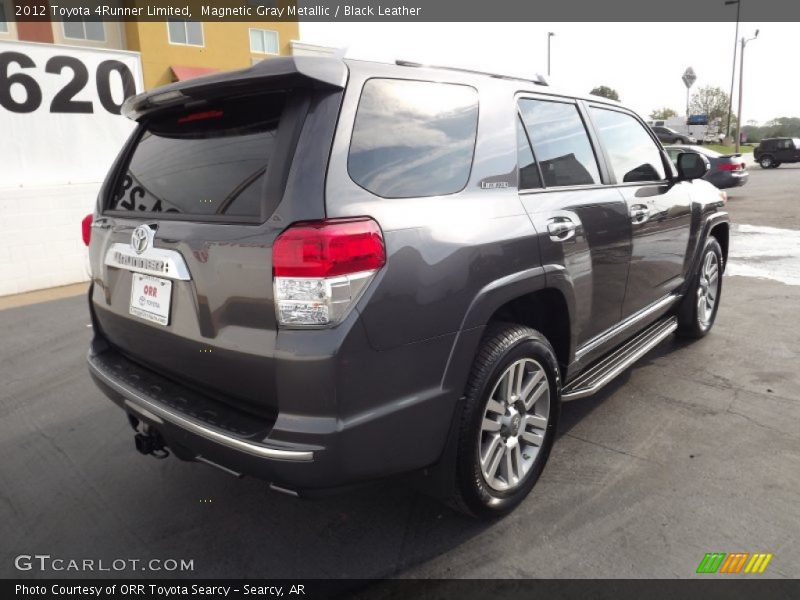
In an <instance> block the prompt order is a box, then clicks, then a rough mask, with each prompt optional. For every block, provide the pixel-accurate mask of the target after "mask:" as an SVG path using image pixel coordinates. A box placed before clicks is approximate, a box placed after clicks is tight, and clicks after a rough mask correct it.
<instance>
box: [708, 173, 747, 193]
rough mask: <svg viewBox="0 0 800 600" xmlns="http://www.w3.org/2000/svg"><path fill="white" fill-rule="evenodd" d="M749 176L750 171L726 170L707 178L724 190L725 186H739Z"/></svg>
mask: <svg viewBox="0 0 800 600" xmlns="http://www.w3.org/2000/svg"><path fill="white" fill-rule="evenodd" d="M749 178H750V173H748V172H747V171H742V172H738V173H737V172H736V171H727V172H723V173H715V174H714V176H713V177H711V178H710V179H709V181H710V182H711V183H713V184H714V185H715V186H717V187H718V188H719V189H721V190H724V189H727V188H733V187H741V186H743V185H744V184H746V183H747V180H748V179H749Z"/></svg>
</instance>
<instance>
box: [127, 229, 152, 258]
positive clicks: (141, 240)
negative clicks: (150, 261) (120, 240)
mask: <svg viewBox="0 0 800 600" xmlns="http://www.w3.org/2000/svg"><path fill="white" fill-rule="evenodd" d="M153 233H154V232H153V230H152V229H150V227H148V226H147V225H139V226H138V227H137V228H136V229H134V230H133V233H132V234H131V248H133V249H134V250H135V251H136V254H141V253H142V252H144V251H145V250H147V247H148V246H149V245H150V243H151V240H152V239H153Z"/></svg>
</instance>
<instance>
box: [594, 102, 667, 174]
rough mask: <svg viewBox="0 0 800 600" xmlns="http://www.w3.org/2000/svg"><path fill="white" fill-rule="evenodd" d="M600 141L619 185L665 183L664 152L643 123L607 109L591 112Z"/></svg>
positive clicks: (596, 109) (595, 109) (597, 109)
mask: <svg viewBox="0 0 800 600" xmlns="http://www.w3.org/2000/svg"><path fill="white" fill-rule="evenodd" d="M589 113H590V114H591V116H592V121H594V124H595V127H596V128H597V132H598V135H599V136H600V141H601V142H602V144H603V146H604V147H605V149H606V152H607V153H608V159H609V162H610V163H611V165H610V166H611V170H612V171H613V172H614V175H615V176H616V179H617V183H631V182H636V181H662V180H664V179H665V178H666V174H665V173H664V164H663V162H662V161H661V152H660V151H659V149H658V146H656V144H655V142H654V141H653V139H652V138H651V137H650V136H649V135H648V134H647V132H646V131H645V129H644V127H643V126H642V124H641V123H639V121H637V120H636V119H635V118H633V117H632V116H631V115H628V114H625V113H621V112H618V111H615V110H607V109H605V108H594V107H592V108H590V109H589Z"/></svg>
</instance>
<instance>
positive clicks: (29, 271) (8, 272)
mask: <svg viewBox="0 0 800 600" xmlns="http://www.w3.org/2000/svg"><path fill="white" fill-rule="evenodd" d="M99 187H100V184H99V183H83V184H75V185H62V186H43V187H24V188H17V189H4V190H0V240H2V243H0V296H4V295H7V294H17V293H20V292H27V291H31V290H38V289H42V288H48V287H55V286H59V285H67V284H70V283H77V282H80V281H87V280H88V278H89V277H88V272H87V270H86V247H85V246H84V245H83V240H82V239H81V220H82V219H83V217H85V216H86V215H88V214H89V213H90V212H92V209H93V208H94V202H95V199H96V198H97V191H98V189H99Z"/></svg>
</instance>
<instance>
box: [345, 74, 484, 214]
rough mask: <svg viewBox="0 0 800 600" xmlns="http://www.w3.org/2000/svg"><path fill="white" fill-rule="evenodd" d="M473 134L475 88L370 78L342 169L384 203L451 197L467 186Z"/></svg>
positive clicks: (359, 105) (475, 120)
mask: <svg viewBox="0 0 800 600" xmlns="http://www.w3.org/2000/svg"><path fill="white" fill-rule="evenodd" d="M477 131H478V92H477V90H475V88H472V87H469V86H466V85H455V84H449V83H434V82H432V81H411V80H404V79H370V80H369V81H367V82H366V83H365V84H364V89H363V90H362V92H361V99H360V100H359V104H358V112H357V113H356V120H355V125H354V126H353V136H352V139H351V140H350V154H349V156H348V159H347V170H348V172H349V173H350V177H351V178H352V179H353V181H355V182H356V183H357V184H358V185H360V186H361V187H363V188H364V189H366V190H368V191H370V192H372V193H373V194H375V195H377V196H382V197H384V198H414V197H423V196H440V195H444V194H454V193H456V192H459V191H461V190H462V189H464V186H466V185H467V180H468V179H469V174H470V171H471V169H472V157H473V154H474V152H475V136H476V134H477Z"/></svg>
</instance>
